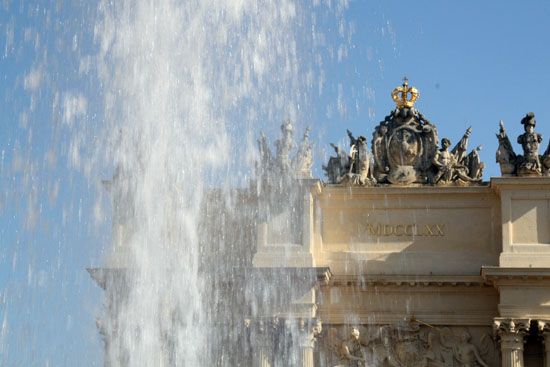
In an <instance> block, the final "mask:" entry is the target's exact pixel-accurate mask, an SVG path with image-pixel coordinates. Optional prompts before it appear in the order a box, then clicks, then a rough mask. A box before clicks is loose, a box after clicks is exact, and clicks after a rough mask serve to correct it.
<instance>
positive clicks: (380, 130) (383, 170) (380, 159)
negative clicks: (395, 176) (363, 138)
mask: <svg viewBox="0 0 550 367" xmlns="http://www.w3.org/2000/svg"><path fill="white" fill-rule="evenodd" d="M387 133H388V127H387V126H386V125H384V124H380V125H379V126H378V127H377V128H376V129H375V130H374V133H373V134H372V135H373V136H372V154H373V158H374V167H373V175H374V178H375V179H376V180H377V181H380V182H386V181H387V179H386V178H387V176H388V172H389V171H390V167H389V166H388V162H387V160H386V154H385V153H384V152H385V151H386V147H387Z"/></svg>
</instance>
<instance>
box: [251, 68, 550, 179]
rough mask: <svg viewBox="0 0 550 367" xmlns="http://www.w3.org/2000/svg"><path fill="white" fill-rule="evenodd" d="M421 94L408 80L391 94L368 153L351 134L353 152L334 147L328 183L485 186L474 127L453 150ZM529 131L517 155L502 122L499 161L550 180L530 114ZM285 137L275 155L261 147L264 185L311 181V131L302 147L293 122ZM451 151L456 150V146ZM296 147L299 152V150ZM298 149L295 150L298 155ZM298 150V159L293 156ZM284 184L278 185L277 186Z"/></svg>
mask: <svg viewBox="0 0 550 367" xmlns="http://www.w3.org/2000/svg"><path fill="white" fill-rule="evenodd" d="M419 96H420V93H419V92H418V90H417V89H416V88H414V87H410V86H409V84H408V80H407V79H406V78H405V79H404V82H403V84H402V85H401V86H399V87H397V88H395V89H394V90H393V92H392V99H393V100H394V102H395V104H396V108H395V109H394V110H393V111H392V112H391V113H390V114H389V115H387V116H386V117H385V118H384V120H383V121H381V122H380V123H379V124H378V125H377V126H376V127H375V128H374V132H373V134H372V140H371V147H370V149H369V147H368V144H367V138H366V137H365V136H363V135H359V136H358V137H356V136H355V135H354V134H353V133H352V132H351V131H349V130H347V134H348V137H349V145H350V146H349V149H344V148H342V147H340V146H338V145H335V144H332V143H331V146H332V148H333V149H334V152H335V154H334V155H333V156H331V157H329V160H328V162H327V164H326V165H323V167H322V168H323V170H324V171H325V174H326V176H327V181H328V183H329V184H341V185H350V186H371V185H375V184H395V185H409V184H427V185H459V186H465V185H472V184H480V183H482V176H483V169H484V163H483V162H481V159H480V156H479V151H480V150H481V146H478V147H476V148H474V149H473V150H471V151H469V152H468V140H469V138H470V134H471V132H472V129H471V127H469V128H468V129H467V130H466V131H465V132H464V135H463V136H462V137H461V139H460V140H459V141H458V142H457V143H456V144H455V145H454V146H453V145H452V143H451V141H450V140H449V139H448V138H443V139H441V145H439V138H438V133H437V128H436V126H435V125H434V124H433V123H431V122H430V121H429V120H428V119H427V118H426V117H425V116H424V115H423V114H422V113H421V112H420V111H419V110H418V109H416V108H415V107H414V103H415V101H416V100H417V99H418V98H419ZM521 124H522V125H523V126H524V129H525V132H524V133H523V134H521V135H520V136H518V138H517V142H518V144H520V145H521V147H522V149H523V155H519V154H516V153H515V152H514V149H513V147H512V144H511V143H510V139H509V138H508V136H507V134H506V130H505V129H504V124H503V122H502V121H501V122H500V131H499V133H498V134H497V138H498V141H499V146H498V149H497V153H496V161H497V163H499V165H500V170H501V174H502V175H503V176H542V175H544V176H550V144H549V145H548V148H547V149H546V151H545V152H544V153H543V154H542V155H541V154H539V148H540V144H541V143H542V135H541V134H539V133H537V132H535V126H536V120H535V114H534V113H533V112H529V113H527V114H526V115H525V117H523V119H522V120H521ZM281 131H282V137H281V138H280V139H278V140H277V141H276V142H275V148H276V155H275V156H273V154H272V153H271V150H270V148H269V144H268V142H267V137H266V136H265V135H264V134H263V133H262V134H261V136H260V139H259V140H258V143H259V151H260V162H259V164H258V165H257V167H256V171H257V172H256V173H257V177H258V180H259V183H260V184H261V185H260V187H274V186H279V187H283V186H285V185H280V183H281V182H282V181H285V180H287V179H290V178H311V177H312V176H311V167H312V164H313V153H312V147H311V143H310V141H309V128H308V129H306V131H305V133H304V135H303V138H302V141H301V143H300V144H299V145H298V146H296V144H295V143H294V140H293V131H294V127H293V126H292V123H291V122H290V121H286V122H284V123H283V124H282V125H281ZM451 147H452V148H451ZM296 148H297V149H296ZM294 151H295V152H294ZM293 152H294V156H293V157H291V155H292V154H293ZM278 183H279V184H278Z"/></svg>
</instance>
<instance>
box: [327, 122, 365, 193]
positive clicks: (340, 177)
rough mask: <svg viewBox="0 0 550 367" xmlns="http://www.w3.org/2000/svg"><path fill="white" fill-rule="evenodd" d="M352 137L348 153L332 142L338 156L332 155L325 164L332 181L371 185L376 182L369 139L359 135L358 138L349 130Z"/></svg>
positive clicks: (350, 137)
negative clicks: (368, 144) (368, 143)
mask: <svg viewBox="0 0 550 367" xmlns="http://www.w3.org/2000/svg"><path fill="white" fill-rule="evenodd" d="M347 132H348V136H349V139H350V152H349V154H348V153H346V152H345V151H344V150H343V149H341V148H340V147H338V146H336V145H334V144H332V143H331V144H330V145H331V146H332V148H333V149H334V151H335V152H336V156H335V157H334V156H333V157H330V158H329V161H328V164H327V165H326V166H323V170H324V171H325V173H326V175H327V177H328V179H329V182H330V183H338V184H347V185H369V184H373V183H375V180H374V179H373V177H372V164H371V161H372V156H371V153H370V152H369V149H368V146H367V139H366V138H365V137H364V136H359V137H358V138H357V139H356V138H355V137H354V136H353V134H352V133H351V131H349V130H348V131H347Z"/></svg>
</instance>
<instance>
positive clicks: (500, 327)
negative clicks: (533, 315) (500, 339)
mask: <svg viewBox="0 0 550 367" xmlns="http://www.w3.org/2000/svg"><path fill="white" fill-rule="evenodd" d="M530 323H531V320H530V319H526V318H507V317H497V318H495V319H494V320H493V331H494V332H495V334H497V336H501V335H505V334H522V335H525V334H527V333H528V332H529V325H530Z"/></svg>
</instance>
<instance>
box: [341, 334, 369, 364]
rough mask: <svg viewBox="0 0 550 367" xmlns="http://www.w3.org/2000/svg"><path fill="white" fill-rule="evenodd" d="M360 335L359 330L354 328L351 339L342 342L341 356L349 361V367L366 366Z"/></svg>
mask: <svg viewBox="0 0 550 367" xmlns="http://www.w3.org/2000/svg"><path fill="white" fill-rule="evenodd" d="M360 335H361V334H360V332H359V330H358V329H357V328H352V329H351V333H350V336H349V338H348V339H347V340H345V341H343V342H342V345H341V354H342V357H343V358H344V359H345V360H347V361H348V366H349V367H360V366H365V362H366V358H365V352H364V351H363V346H362V345H361V342H360V339H359V336H360Z"/></svg>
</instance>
